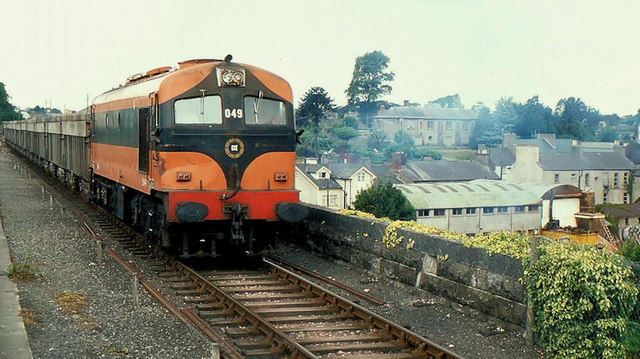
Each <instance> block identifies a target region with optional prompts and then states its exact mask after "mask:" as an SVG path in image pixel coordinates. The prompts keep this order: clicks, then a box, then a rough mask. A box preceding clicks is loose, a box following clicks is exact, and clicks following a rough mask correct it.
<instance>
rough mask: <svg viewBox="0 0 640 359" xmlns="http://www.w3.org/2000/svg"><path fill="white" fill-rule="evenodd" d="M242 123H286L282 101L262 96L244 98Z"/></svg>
mask: <svg viewBox="0 0 640 359" xmlns="http://www.w3.org/2000/svg"><path fill="white" fill-rule="evenodd" d="M244 112H245V114H244V123H246V124H247V125H286V124H287V116H286V114H287V113H286V107H285V105H284V102H282V101H277V100H270V99H268V98H262V97H252V96H247V97H245V98H244Z"/></svg>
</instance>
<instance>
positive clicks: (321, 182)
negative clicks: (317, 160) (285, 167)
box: [296, 165, 342, 189]
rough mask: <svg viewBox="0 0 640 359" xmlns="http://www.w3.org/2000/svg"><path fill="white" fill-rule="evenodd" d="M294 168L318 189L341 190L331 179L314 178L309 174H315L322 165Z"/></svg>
mask: <svg viewBox="0 0 640 359" xmlns="http://www.w3.org/2000/svg"><path fill="white" fill-rule="evenodd" d="M296 167H297V168H298V169H299V170H300V172H302V173H303V174H304V176H305V177H307V178H308V179H309V181H311V183H313V184H314V185H316V187H318V188H319V189H342V186H340V184H339V183H338V182H336V180H334V179H333V178H315V177H313V176H312V175H311V173H315V172H316V171H318V170H319V169H320V168H322V167H326V166H324V165H296Z"/></svg>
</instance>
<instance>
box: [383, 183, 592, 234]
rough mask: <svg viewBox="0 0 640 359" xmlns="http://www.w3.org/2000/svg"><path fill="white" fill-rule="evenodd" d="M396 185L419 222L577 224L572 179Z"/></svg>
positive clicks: (508, 226)
mask: <svg viewBox="0 0 640 359" xmlns="http://www.w3.org/2000/svg"><path fill="white" fill-rule="evenodd" d="M395 187H396V188H398V189H400V190H401V191H402V192H403V193H404V195H405V196H406V197H407V199H408V200H409V202H411V204H412V205H413V206H414V208H415V209H416V214H417V221H418V223H422V224H426V225H432V226H435V227H437V228H439V229H442V230H447V231H455V232H458V233H463V234H477V233H485V232H491V231H500V230H508V231H539V230H540V229H542V228H544V227H545V226H546V225H547V224H548V223H552V226H554V227H557V226H561V227H576V218H575V214H576V213H579V212H580V199H581V197H582V193H581V191H580V189H579V188H578V187H576V186H571V185H563V184H540V183H525V182H507V181H495V180H484V179H478V180H473V181H466V182H455V183H411V184H398V185H395Z"/></svg>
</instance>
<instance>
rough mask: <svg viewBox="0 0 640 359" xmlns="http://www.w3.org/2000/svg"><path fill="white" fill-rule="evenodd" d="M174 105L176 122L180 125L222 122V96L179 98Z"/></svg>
mask: <svg viewBox="0 0 640 359" xmlns="http://www.w3.org/2000/svg"><path fill="white" fill-rule="evenodd" d="M173 106H174V111H175V112H174V115H175V123H176V124H178V125H194V124H196V125H199V124H205V125H212V124H213V125H219V124H221V123H222V99H221V98H220V96H204V97H196V98H187V99H182V100H177V101H176V102H175V104H174V105H173Z"/></svg>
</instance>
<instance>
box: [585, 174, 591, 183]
mask: <svg viewBox="0 0 640 359" xmlns="http://www.w3.org/2000/svg"><path fill="white" fill-rule="evenodd" d="M584 185H585V186H591V175H589V174H588V173H585V174H584Z"/></svg>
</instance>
